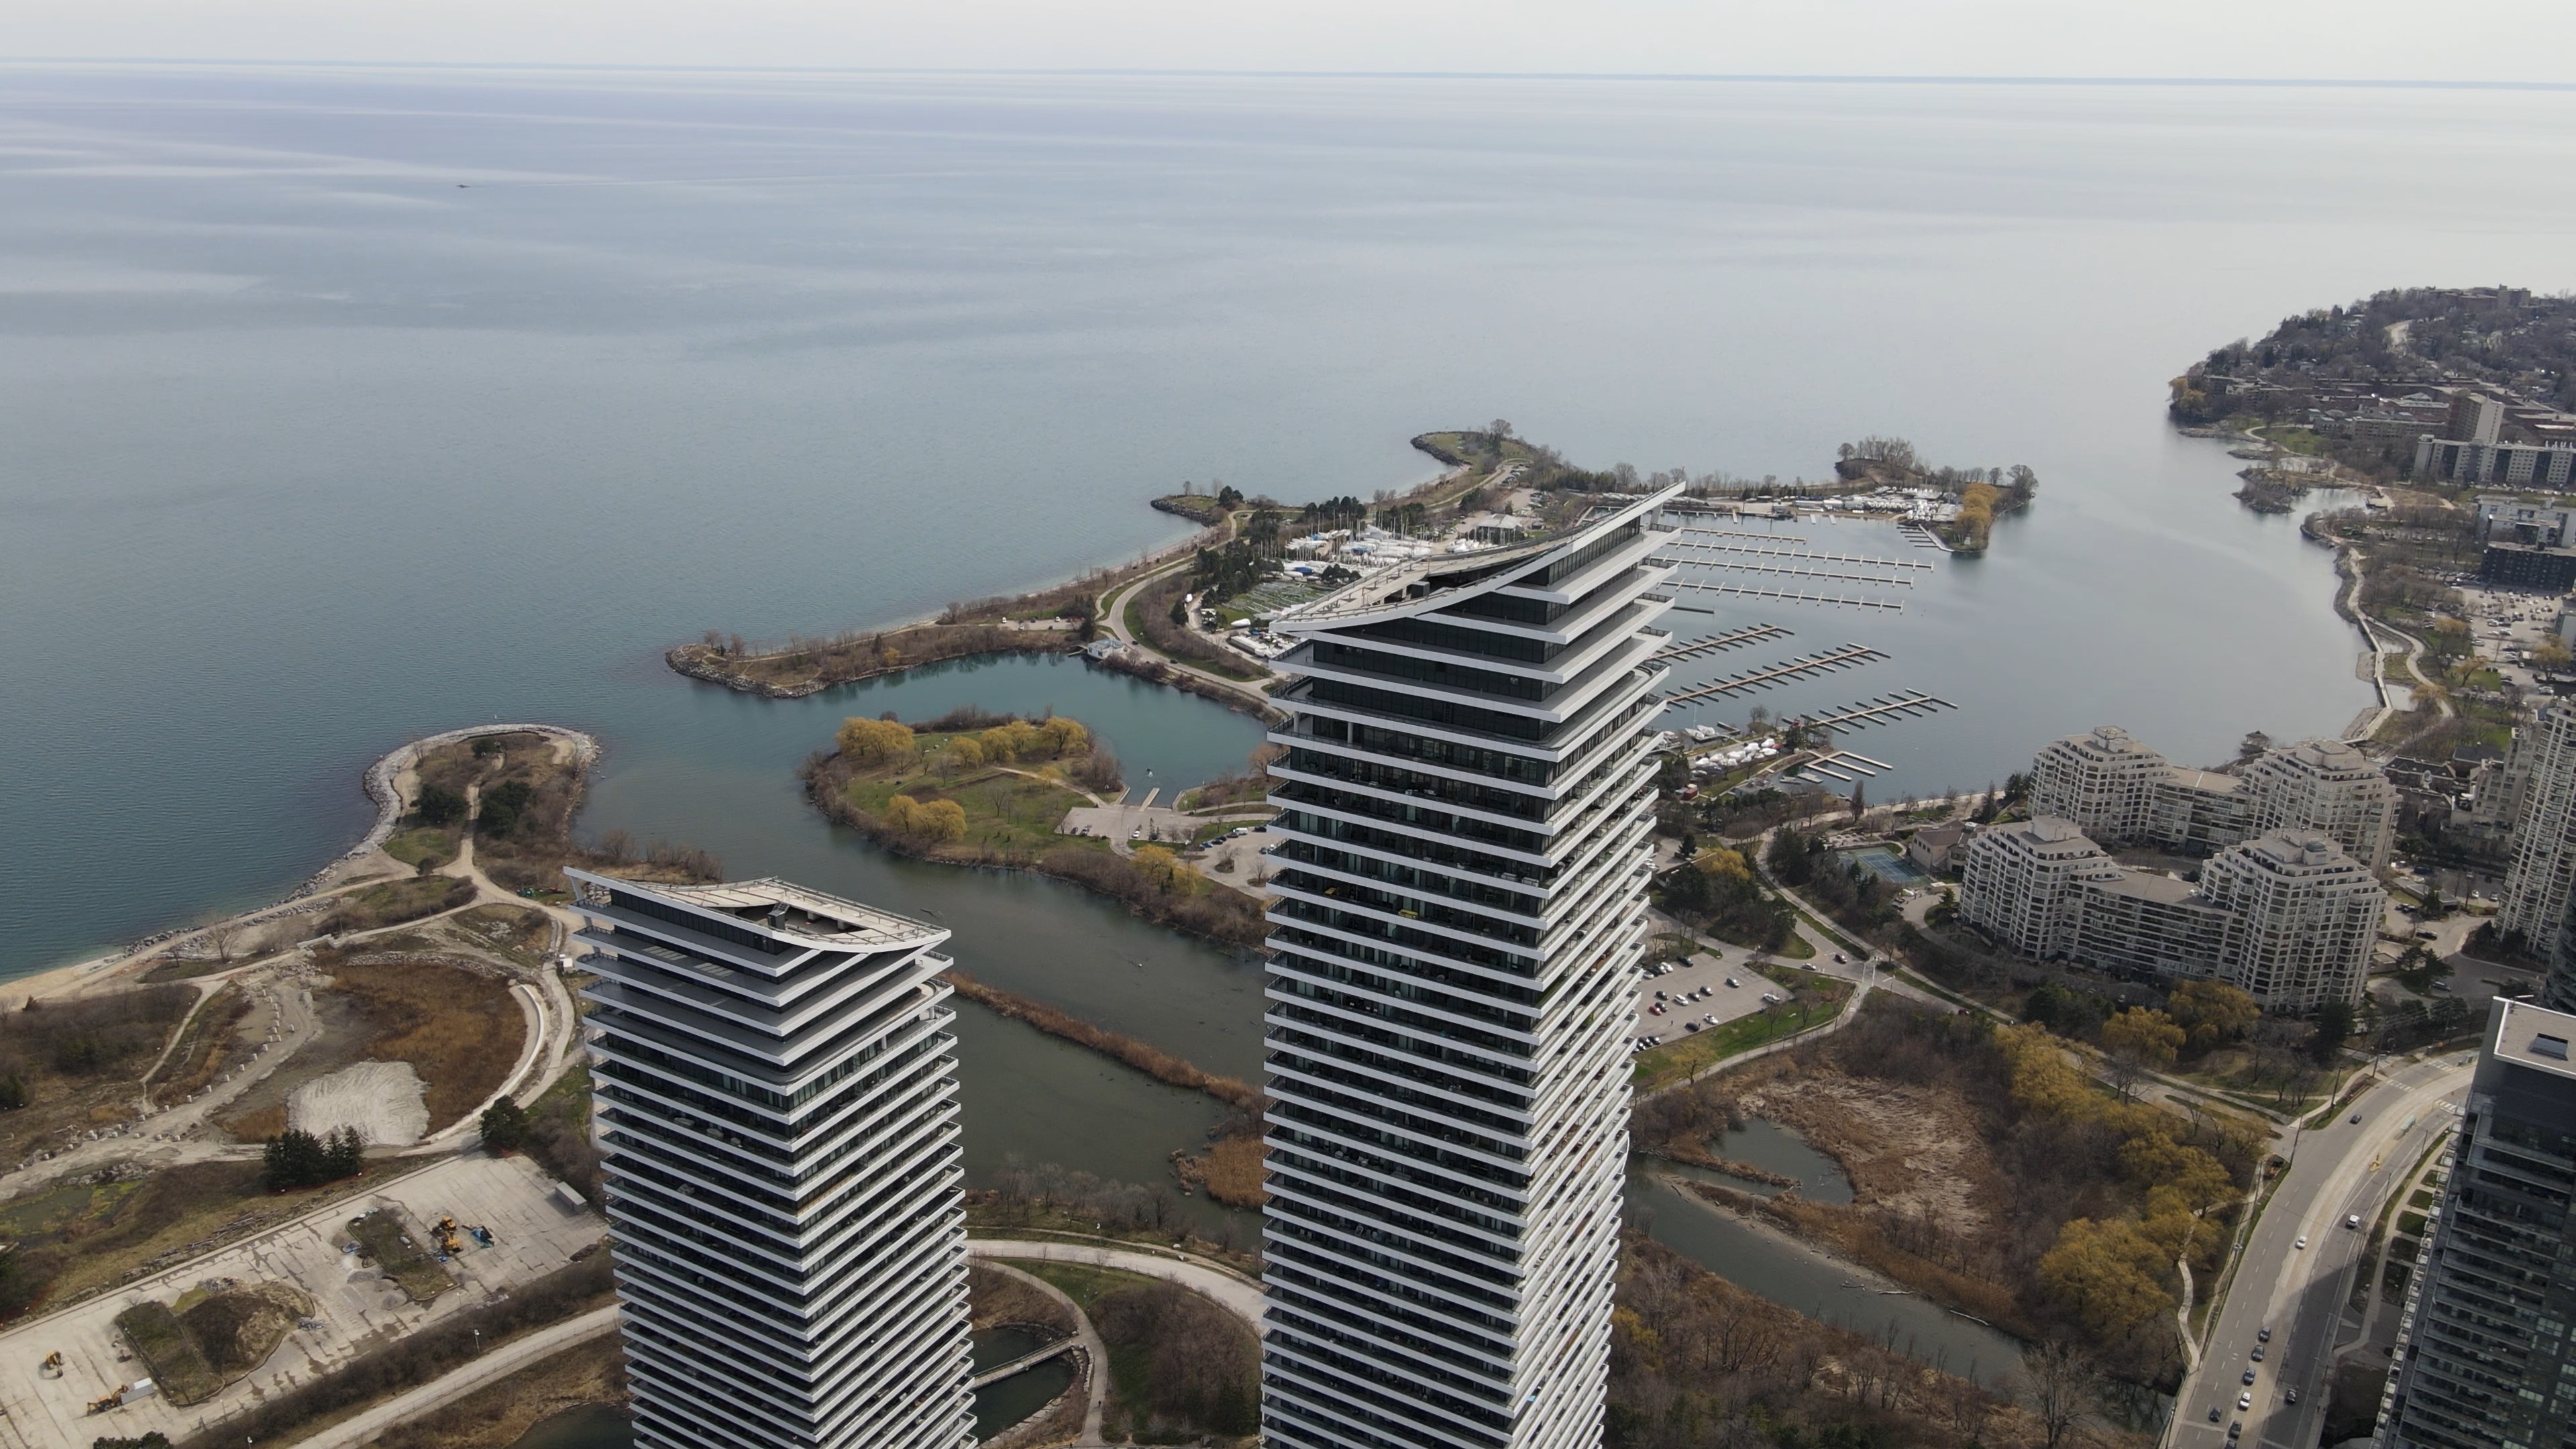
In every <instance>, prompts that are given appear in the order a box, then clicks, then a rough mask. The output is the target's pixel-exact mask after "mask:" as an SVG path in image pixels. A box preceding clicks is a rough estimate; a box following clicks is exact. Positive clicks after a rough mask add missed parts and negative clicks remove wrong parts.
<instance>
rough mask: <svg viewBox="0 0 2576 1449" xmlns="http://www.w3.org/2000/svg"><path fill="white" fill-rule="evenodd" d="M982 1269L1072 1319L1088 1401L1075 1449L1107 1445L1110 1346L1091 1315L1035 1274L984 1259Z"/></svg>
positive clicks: (1007, 1434)
mask: <svg viewBox="0 0 2576 1449" xmlns="http://www.w3.org/2000/svg"><path fill="white" fill-rule="evenodd" d="M974 1248H975V1245H974V1244H973V1243H972V1242H971V1241H970V1242H969V1243H968V1244H967V1251H968V1252H969V1253H973V1254H974V1256H976V1257H978V1258H983V1257H984V1255H983V1254H981V1253H975V1252H974ZM984 1266H986V1267H988V1268H991V1269H992V1270H993V1271H995V1272H997V1273H1007V1274H1009V1275H1010V1276H1011V1277H1013V1278H1016V1279H1018V1280H1020V1281H1021V1282H1023V1283H1026V1284H1027V1285H1029V1286H1030V1287H1032V1288H1035V1289H1036V1290H1038V1291H1039V1292H1040V1293H1043V1294H1045V1295H1046V1296H1047V1297H1048V1298H1049V1299H1050V1300H1052V1301H1053V1302H1054V1303H1055V1304H1056V1306H1057V1307H1060V1308H1062V1309H1063V1310H1064V1311H1065V1313H1066V1314H1067V1315H1068V1316H1070V1317H1071V1318H1072V1319H1073V1337H1074V1340H1075V1347H1076V1348H1078V1349H1080V1350H1081V1352H1082V1360H1083V1378H1084V1380H1085V1383H1084V1392H1085V1393H1086V1394H1088V1395H1089V1400H1088V1402H1087V1404H1086V1405H1085V1407H1084V1408H1083V1411H1082V1432H1081V1433H1080V1434H1079V1435H1076V1436H1075V1438H1074V1441H1073V1443H1074V1449H1090V1446H1093V1445H1098V1444H1106V1443H1107V1442H1108V1435H1107V1434H1106V1433H1105V1432H1104V1431H1103V1430H1102V1428H1101V1419H1102V1417H1103V1416H1104V1415H1105V1414H1106V1413H1107V1412H1108V1409H1109V1346H1108V1345H1107V1344H1105V1343H1103V1342H1101V1341H1100V1331H1099V1330H1098V1329H1096V1328H1093V1327H1092V1326H1091V1315H1090V1314H1088V1313H1085V1312H1083V1311H1082V1305H1080V1304H1078V1303H1076V1302H1074V1301H1073V1298H1072V1295H1070V1294H1068V1293H1066V1292H1065V1291H1064V1290H1063V1289H1061V1288H1058V1287H1057V1286H1055V1285H1054V1284H1053V1283H1050V1282H1048V1281H1047V1280H1045V1279H1044V1278H1041V1277H1039V1276H1038V1275H1036V1274H1035V1273H1030V1272H1024V1271H1022V1270H1021V1269H1018V1268H1014V1267H1012V1266H1011V1265H1010V1264H1008V1263H1004V1262H999V1261H996V1260H993V1259H990V1258H985V1263H984ZM1053 1407H1054V1403H1053V1402H1052V1401H1050V1402H1049V1403H1048V1404H1047V1405H1046V1406H1045V1407H1044V1408H1041V1409H1039V1410H1038V1412H1037V1413H1036V1414H1032V1415H1030V1416H1029V1418H1031V1419H1034V1418H1038V1417H1040V1416H1041V1415H1043V1414H1045V1413H1046V1411H1047V1409H1049V1408H1053ZM1027 1422H1028V1419H1023V1420H1021V1421H1020V1423H1021V1424H1025V1423H1027ZM1018 1427H1019V1425H1018V1424H1014V1425H1012V1426H1011V1428H1010V1429H1005V1430H1003V1431H1002V1432H1001V1434H999V1435H997V1436H995V1437H997V1438H1000V1439H1008V1438H1009V1437H1010V1435H1011V1433H1012V1431H1013V1430H1015V1429H1017V1428H1018Z"/></svg>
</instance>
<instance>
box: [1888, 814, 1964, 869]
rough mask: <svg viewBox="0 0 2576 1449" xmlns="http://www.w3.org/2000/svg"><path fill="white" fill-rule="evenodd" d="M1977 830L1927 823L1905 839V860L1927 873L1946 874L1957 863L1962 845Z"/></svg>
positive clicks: (1961, 826)
mask: <svg viewBox="0 0 2576 1449" xmlns="http://www.w3.org/2000/svg"><path fill="white" fill-rule="evenodd" d="M1975 833H1976V827H1975V826H1972V825H1965V824H1961V825H1926V826H1924V827H1923V828H1922V829H1920V830H1918V831H1915V832H1914V838H1913V839H1911V840H1908V841H1906V842H1905V859H1906V860H1907V861H1908V862H1909V863H1910V864H1912V865H1913V867H1914V868H1915V869H1916V870H1919V871H1922V872H1923V873H1924V874H1926V875H1943V874H1946V873H1947V872H1948V871H1949V870H1950V869H1951V868H1952V867H1953V866H1955V865H1957V864H1958V855H1959V848H1960V847H1961V846H1962V845H1964V844H1966V843H1967V840H1968V837H1969V836H1971V835H1973V834H1975Z"/></svg>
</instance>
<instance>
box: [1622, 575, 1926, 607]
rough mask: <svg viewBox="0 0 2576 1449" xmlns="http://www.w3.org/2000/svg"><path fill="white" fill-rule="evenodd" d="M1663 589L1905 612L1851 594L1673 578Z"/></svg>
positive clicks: (1887, 603) (1882, 601)
mask: <svg viewBox="0 0 2576 1449" xmlns="http://www.w3.org/2000/svg"><path fill="white" fill-rule="evenodd" d="M1873 582H1874V581H1873ZM1666 587H1668V588H1675V589H1698V590H1700V591H1702V592H1703V593H1711V594H1727V595H1731V596H1733V597H1735V598H1739V599H1780V600H1784V601H1786V602H1789V603H1793V604H1846V605H1849V606H1851V607H1852V608H1855V609H1886V610H1888V611H1890V612H1892V613H1902V612H1904V609H1905V605H1904V603H1903V602H1902V601H1900V600H1896V599H1872V598H1864V597H1860V596H1857V595H1852V594H1810V593H1807V592H1805V591H1803V590H1796V589H1763V588H1754V587H1750V586H1747V585H1744V584H1709V583H1701V582H1699V581H1697V580H1694V579H1675V580H1673V581H1672V582H1671V583H1670V584H1668V585H1666Z"/></svg>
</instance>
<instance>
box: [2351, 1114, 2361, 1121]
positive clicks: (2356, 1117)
mask: <svg viewBox="0 0 2576 1449" xmlns="http://www.w3.org/2000/svg"><path fill="white" fill-rule="evenodd" d="M2352 1120H2354V1121H2355V1122H2358V1121H2360V1120H2361V1114H2360V1113H2359V1112H2355V1113H2353V1114H2352Z"/></svg>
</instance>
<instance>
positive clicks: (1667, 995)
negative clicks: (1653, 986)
mask: <svg viewBox="0 0 2576 1449" xmlns="http://www.w3.org/2000/svg"><path fill="white" fill-rule="evenodd" d="M1671 998H1672V993H1671V992H1669V991H1658V992H1656V993H1655V999H1656V1000H1657V1001H1667V1000H1670V999H1671Z"/></svg>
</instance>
